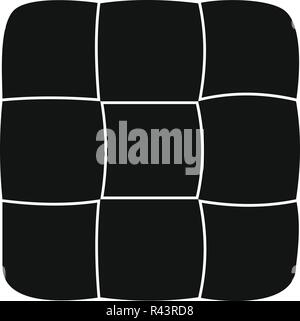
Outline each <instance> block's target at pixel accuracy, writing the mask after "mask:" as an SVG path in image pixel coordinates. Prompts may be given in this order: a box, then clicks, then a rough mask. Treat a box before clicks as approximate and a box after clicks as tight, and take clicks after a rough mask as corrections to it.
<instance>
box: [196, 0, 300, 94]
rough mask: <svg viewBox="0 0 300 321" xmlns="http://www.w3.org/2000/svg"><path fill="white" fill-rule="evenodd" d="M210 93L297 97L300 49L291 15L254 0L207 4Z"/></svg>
mask: <svg viewBox="0 0 300 321" xmlns="http://www.w3.org/2000/svg"><path fill="white" fill-rule="evenodd" d="M202 6H203V11H204V20H205V26H206V39H207V65H206V76H205V86H204V95H205V96H209V95H215V94H223V93H232V92H261V93H272V94H278V95H286V96H292V97H296V95H297V85H298V69H299V53H298V43H297V36H296V31H295V29H294V28H293V26H292V21H291V18H290V17H289V16H288V14H287V13H286V12H285V11H283V10H282V9H280V8H278V7H275V6H272V5H268V4H263V3H258V2H252V1H213V2H208V3H203V5H202Z"/></svg>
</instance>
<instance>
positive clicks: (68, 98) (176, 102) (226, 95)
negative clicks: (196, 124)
mask: <svg viewBox="0 0 300 321" xmlns="http://www.w3.org/2000/svg"><path fill="white" fill-rule="evenodd" d="M98 79H99V77H98ZM98 81H99V80H98ZM97 90H98V92H99V95H100V88H99V89H97ZM97 95H98V94H97ZM228 97H263V98H276V99H282V100H289V101H293V102H297V98H294V97H289V96H282V95H274V94H267V93H254V92H236V93H228V94H220V95H212V96H206V97H200V98H199V101H200V102H201V101H206V100H211V99H220V98H228ZM32 100H75V101H76V100H77V101H94V102H100V98H92V97H72V96H31V97H11V98H2V102H13V101H32ZM102 103H103V104H104V105H111V106H113V105H172V106H174V105H191V106H194V105H195V104H197V103H198V101H193V100H190V101H102Z"/></svg>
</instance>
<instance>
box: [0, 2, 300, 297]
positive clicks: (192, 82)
mask: <svg viewBox="0 0 300 321" xmlns="http://www.w3.org/2000/svg"><path fill="white" fill-rule="evenodd" d="M97 6H100V13H99V12H98V11H97V9H98V8H99V7H97ZM202 9H203V15H204V21H201V17H202V14H201V10H202ZM97 13H99V17H98V16H97ZM98 18H99V25H96V21H98ZM202 26H205V29H206V30H205V33H204V30H202ZM98 31H99V32H98ZM97 35H98V39H96V36H97ZM204 35H206V37H203V36H204ZM203 41H205V42H206V43H205V44H204V42H203ZM96 42H98V43H97V44H96ZM203 49H206V55H205V56H206V58H207V59H204V57H205V56H203ZM97 52H98V57H97V56H96V53H97ZM204 63H205V66H204ZM97 66H99V68H97ZM298 68H299V61H298V45H297V37H296V32H295V30H294V27H293V24H292V21H291V19H290V18H289V17H288V15H287V14H286V13H285V12H284V11H283V10H281V9H279V8H276V7H274V6H270V5H267V4H261V3H255V2H248V1H218V2H209V3H204V4H203V5H200V7H199V6H198V4H195V3H193V4H192V3H184V2H175V1H122V2H114V3H105V4H101V5H100V4H98V5H97V4H96V3H88V2H79V1H43V2H38V3H32V4H28V5H25V6H22V7H20V8H18V9H16V10H15V11H14V12H13V14H12V15H11V17H10V19H9V21H8V25H7V28H6V32H5V37H4V46H3V95H4V98H16V99H14V100H13V101H12V99H6V101H5V102H4V104H3V109H2V124H1V146H0V149H1V150H0V152H1V179H2V192H3V193H2V194H3V198H4V199H5V200H4V205H3V219H4V224H3V225H4V228H3V252H4V257H3V265H4V268H5V272H6V279H7V281H8V283H9V284H10V285H11V286H12V287H13V288H14V289H16V290H17V291H19V292H21V293H23V294H26V295H29V296H33V297H38V298H44V299H64V300H68V299H69V300H72V299H87V298H93V297H97V296H98V295H99V291H98V290H99V288H100V294H101V296H102V297H108V298H116V299H135V300H161V299H164V300H165V299H183V298H192V297H197V296H199V294H200V295H202V296H203V297H205V298H209V299H223V300H247V299H257V298H262V297H266V296H270V295H273V294H276V293H278V292H279V291H281V290H283V289H284V288H285V287H286V286H288V285H289V284H290V282H291V280H292V279H293V275H294V274H293V271H294V266H295V264H296V257H297V244H298V216H297V205H296V203H293V204H289V205H287V204H285V205H278V204H273V205H272V204H269V203H274V202H286V201H291V202H294V201H293V200H294V199H295V198H296V190H297V181H298V173H299V125H298V117H297V109H296V103H295V101H293V99H291V98H292V97H296V94H297V85H298ZM96 69H98V70H96ZM204 71H205V74H204ZM98 76H99V77H98ZM98 78H99V82H100V84H98V83H97V82H98ZM203 78H204V83H203V82H202V83H201V80H203ZM97 87H98V88H97ZM202 88H204V92H203V93H202V90H201V89H202ZM99 92H100V95H99ZM250 92H251V94H248V95H247V93H250ZM226 93H238V95H239V97H227V98H224V97H219V98H216V97H210V99H207V100H203V99H202V98H203V97H200V100H201V101H200V113H201V115H200V116H201V119H202V123H203V127H204V172H203V180H202V182H201V183H202V184H201V185H202V186H201V194H200V202H198V200H197V194H196V192H197V188H198V182H199V178H200V177H201V176H199V175H194V176H186V175H185V169H186V167H187V166H186V165H185V164H183V165H173V164H172V163H171V164H170V165H155V166H152V165H143V166H140V165H137V166H131V165H126V166H125V165H122V164H121V165H110V164H108V166H107V173H105V171H104V169H105V167H104V166H102V165H99V164H98V163H97V161H96V150H97V148H98V146H99V142H97V141H96V134H97V132H98V131H99V130H100V129H103V127H104V124H105V123H107V124H106V125H107V127H108V128H111V129H116V128H117V125H118V121H121V120H126V121H128V126H129V128H133V127H140V128H143V129H144V130H147V131H148V132H149V130H150V129H151V128H158V129H162V128H167V129H169V130H171V129H173V128H181V129H194V130H195V129H199V127H200V119H199V118H200V117H199V116H198V113H197V105H196V103H195V102H196V101H197V100H198V98H199V95H200V96H205V97H206V96H209V95H218V94H226ZM271 94H273V95H271ZM255 95H256V97H252V96H255ZM261 95H264V96H266V97H261ZM274 95H275V96H274ZM276 95H281V96H282V97H276ZM39 96H41V97H39ZM99 96H101V97H99ZM271 96H272V97H271ZM284 96H287V97H284ZM88 98H89V99H88ZM279 98H280V99H279ZM100 100H102V104H103V107H104V108H103V109H104V111H105V114H106V115H103V114H102V110H101V101H100ZM291 100H292V101H291ZM116 101H120V103H119V105H117V106H116V105H115V104H116ZM130 101H133V102H134V101H135V102H137V101H139V103H138V104H132V103H130ZM172 101H173V103H172ZM109 102H110V103H109ZM124 102H125V104H124ZM159 102H160V103H159ZM174 102H176V103H174ZM164 103H165V104H164ZM112 104H114V106H112ZM104 116H106V117H105V119H104ZM194 144H196V143H194ZM194 147H197V146H194ZM201 156H203V155H201ZM103 174H107V175H106V177H104V176H103ZM103 182H105V185H104V184H103V186H102V183H103ZM102 187H105V189H104V190H105V195H104V196H115V197H118V196H121V197H125V196H145V197H148V196H171V197H174V198H175V199H174V200H170V199H164V200H158V199H153V200H120V199H119V200H116V199H115V200H109V199H101V200H100V195H101V190H102ZM180 196H181V197H185V196H189V197H194V199H180V200H179V199H176V198H178V197H180ZM203 200H204V203H205V200H206V202H207V203H206V204H204V205H203V209H204V214H203V211H201V208H202V205H201V204H199V203H203ZM18 201H19V202H20V203H19V202H18ZM22 201H23V203H22ZM86 201H91V202H92V204H89V205H87V204H86V203H85V205H83V204H82V203H79V204H78V205H76V204H74V202H86ZM208 201H215V202H216V203H218V202H223V206H217V205H208ZM24 202H28V203H24ZM34 202H36V204H34ZM41 202H43V203H41ZM59 202H61V203H65V202H71V204H66V203H65V204H59ZM226 202H227V204H226ZM89 203H90V202H89ZM231 203H237V204H231ZM244 203H245V204H244ZM257 203H258V204H259V206H258V205H257ZM260 203H261V204H260ZM249 204H252V207H247V206H249ZM46 205H47V206H46ZM199 205H200V206H199ZM219 205H220V204H219ZM234 205H235V206H234ZM271 205H272V206H271ZM99 208H100V213H99ZM203 216H204V217H203ZM203 223H205V225H206V232H207V233H206V234H205V233H204V230H205V229H204V227H205V226H204V225H203ZM97 234H99V239H97V238H96V235H97ZM205 241H206V242H207V248H205V247H204V246H205V243H206V242H205ZM98 242H99V243H98ZM98 249H99V252H96V251H97V250H98ZM205 250H206V251H205ZM206 252H207V257H204V255H205V253H206ZM97 262H98V264H97ZM204 262H206V266H205V270H204V269H203V265H204V264H203V263H204ZM98 279H100V284H99V283H98V284H97V282H98ZM201 280H202V281H203V283H202V284H201ZM202 286H203V293H200V289H202Z"/></svg>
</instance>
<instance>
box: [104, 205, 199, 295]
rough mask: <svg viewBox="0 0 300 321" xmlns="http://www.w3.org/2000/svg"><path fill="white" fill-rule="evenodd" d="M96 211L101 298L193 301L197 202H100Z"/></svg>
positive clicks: (196, 285)
mask: <svg viewBox="0 0 300 321" xmlns="http://www.w3.org/2000/svg"><path fill="white" fill-rule="evenodd" d="M100 206H101V212H100V243H99V246H100V258H99V262H100V286H101V296H102V297H108V298H115V299H129V300H131V299H132V300H161V299H183V298H191V297H196V296H198V294H199V288H200V280H201V275H202V256H203V242H202V239H203V238H202V227H201V220H200V213H199V204H198V202H197V201H128V200H127V201H102V202H101V205H100Z"/></svg>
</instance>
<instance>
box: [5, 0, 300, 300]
mask: <svg viewBox="0 0 300 321" xmlns="http://www.w3.org/2000/svg"><path fill="white" fill-rule="evenodd" d="M87 1H88V0H87ZM241 1H243V0H241ZM29 2H33V1H30V0H9V1H8V0H6V1H3V0H2V1H1V2H0V44H1V48H0V49H1V50H0V75H2V70H1V68H2V42H3V36H4V31H5V26H6V23H7V20H8V18H9V16H10V14H11V13H12V11H13V10H14V9H16V8H17V7H19V6H21V5H23V4H26V3H29ZM91 2H97V1H96V0H95V1H92V0H91ZM99 2H110V1H99ZM187 2H197V1H193V0H187ZM260 2H265V3H269V4H273V5H277V6H279V7H281V8H282V9H284V10H285V11H286V12H287V13H288V14H289V15H290V17H291V18H292V19H293V21H294V25H295V27H296V30H297V31H298V37H299V38H300V31H299V30H300V1H299V0H270V1H267V0H266V1H260ZM267 23H268V21H266V24H267ZM0 78H1V77H0ZM0 82H1V81H0ZM298 96H300V88H299V94H298ZM0 97H2V87H1V86H0ZM299 106H300V102H299V100H298V107H299ZM20 143H22V142H21V141H20ZM0 184H1V183H0ZM0 187H1V186H0ZM299 189H300V188H299ZM298 198H299V193H298ZM299 211H300V210H299ZM0 231H1V232H0V234H1V237H0V267H1V266H2V207H1V206H0ZM299 256H300V248H299ZM299 256H298V265H297V266H298V268H297V271H298V272H296V276H295V278H294V281H293V282H292V284H291V285H290V286H289V287H288V288H287V289H285V290H284V291H282V292H281V293H279V294H277V295H275V296H272V297H269V298H267V299H264V300H265V301H269V300H274V301H275V300H276V301H300V258H299ZM1 270H2V269H1V268H0V301H33V300H35V299H32V298H29V297H26V296H24V295H22V294H20V293H18V292H16V291H15V290H13V289H12V288H10V286H9V285H8V284H7V283H6V281H5V279H4V276H3V273H1Z"/></svg>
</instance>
